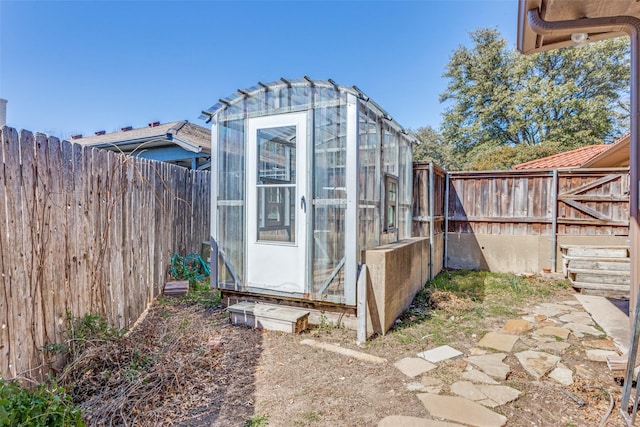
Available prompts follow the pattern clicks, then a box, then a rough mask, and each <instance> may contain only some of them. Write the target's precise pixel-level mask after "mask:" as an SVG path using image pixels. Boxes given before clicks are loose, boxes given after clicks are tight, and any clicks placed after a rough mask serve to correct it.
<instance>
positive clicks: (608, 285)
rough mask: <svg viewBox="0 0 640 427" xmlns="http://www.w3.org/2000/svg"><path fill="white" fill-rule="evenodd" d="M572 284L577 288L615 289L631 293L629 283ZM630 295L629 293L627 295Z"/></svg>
mask: <svg viewBox="0 0 640 427" xmlns="http://www.w3.org/2000/svg"><path fill="white" fill-rule="evenodd" d="M571 286H573V287H574V288H577V289H589V290H600V291H603V290H604V291H607V290H608V291H615V292H627V294H628V293H629V285H621V284H618V283H587V282H571ZM627 296H628V295H627Z"/></svg>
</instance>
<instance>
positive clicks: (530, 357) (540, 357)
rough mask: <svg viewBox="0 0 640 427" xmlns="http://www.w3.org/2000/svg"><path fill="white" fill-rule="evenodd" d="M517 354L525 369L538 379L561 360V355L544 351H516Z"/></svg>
mask: <svg viewBox="0 0 640 427" xmlns="http://www.w3.org/2000/svg"><path fill="white" fill-rule="evenodd" d="M515 356H516V357H517V358H518V361H519V362H520V364H521V365H522V367H523V368H524V370H525V371H527V372H528V373H529V374H530V375H531V376H532V377H534V378H535V379H536V380H539V379H540V378H542V377H543V376H544V375H545V374H546V373H547V372H549V371H550V370H551V369H553V368H554V367H555V366H556V364H557V363H558V362H559V361H560V357H558V356H554V355H553V354H549V353H545V352H542V351H531V350H527V351H522V352H520V353H516V354H515Z"/></svg>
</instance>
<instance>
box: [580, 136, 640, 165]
mask: <svg viewBox="0 0 640 427" xmlns="http://www.w3.org/2000/svg"><path fill="white" fill-rule="evenodd" d="M630 142H631V134H630V133H628V132H627V133H625V134H624V135H622V136H621V137H620V138H618V139H616V140H615V141H614V142H613V144H611V145H609V146H608V147H609V148H608V149H607V150H606V151H603V152H602V153H600V154H598V155H596V156H595V157H593V158H592V159H590V160H587V161H586V162H585V163H584V164H583V165H582V166H581V167H583V168H610V167H618V166H629V163H630V160H631V157H630V151H629V146H630Z"/></svg>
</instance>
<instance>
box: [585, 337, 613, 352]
mask: <svg viewBox="0 0 640 427" xmlns="http://www.w3.org/2000/svg"><path fill="white" fill-rule="evenodd" d="M582 345H584V346H585V347H589V348H599V349H600V350H615V349H616V348H617V347H616V344H615V343H614V342H613V340H612V339H610V338H604V339H600V340H584V341H582Z"/></svg>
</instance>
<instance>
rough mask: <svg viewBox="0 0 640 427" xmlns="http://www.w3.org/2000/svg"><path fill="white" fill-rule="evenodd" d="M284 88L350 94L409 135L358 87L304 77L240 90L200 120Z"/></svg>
mask: <svg viewBox="0 0 640 427" xmlns="http://www.w3.org/2000/svg"><path fill="white" fill-rule="evenodd" d="M284 88H325V89H332V90H334V91H336V92H337V93H339V94H342V93H350V94H352V95H354V96H356V97H357V98H358V99H360V100H362V101H363V102H365V103H366V104H367V105H368V107H369V108H370V109H371V110H373V111H375V112H376V113H377V114H378V115H379V116H381V117H383V118H384V119H386V120H387V121H388V122H389V123H390V124H391V126H393V127H394V128H396V129H397V130H399V131H401V132H402V133H403V134H406V135H409V134H408V132H407V131H406V130H405V128H404V127H402V126H401V125H400V124H399V123H398V122H397V121H395V120H394V119H393V117H391V115H390V114H389V113H387V111H385V110H384V109H383V108H382V107H381V106H380V105H378V104H377V103H376V102H375V101H373V100H372V99H371V98H369V97H368V96H367V95H366V94H365V93H364V92H363V91H362V90H360V89H359V88H358V87H357V86H351V87H348V86H342V85H339V84H338V83H336V82H335V81H333V80H331V79H328V80H313V79H311V78H309V77H307V76H304V77H303V78H301V79H296V80H288V79H285V78H284V77H283V78H280V80H276V81H274V82H271V83H263V82H258V84H256V85H254V86H251V87H249V88H247V89H238V90H237V91H236V92H235V93H233V94H231V95H230V96H228V97H226V98H221V99H220V100H219V101H218V102H217V103H216V104H215V105H213V106H212V107H211V108H209V109H207V110H204V111H202V114H203V115H202V116H200V119H202V120H205V121H206V122H207V123H209V122H210V121H211V120H212V119H213V117H214V116H215V115H216V114H217V113H219V112H220V111H223V110H225V109H227V108H230V107H233V106H236V105H238V104H240V103H242V102H243V101H246V100H247V99H249V98H254V97H257V96H261V95H263V94H264V93H265V92H268V91H273V92H276V91H280V90H282V89H284ZM409 139H411V140H412V141H413V142H414V143H417V140H416V139H415V138H413V137H412V136H409Z"/></svg>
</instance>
